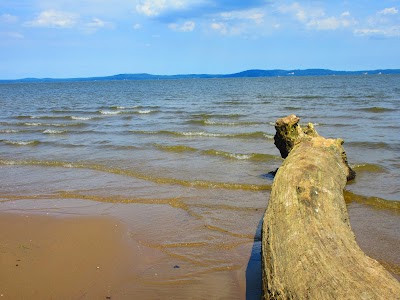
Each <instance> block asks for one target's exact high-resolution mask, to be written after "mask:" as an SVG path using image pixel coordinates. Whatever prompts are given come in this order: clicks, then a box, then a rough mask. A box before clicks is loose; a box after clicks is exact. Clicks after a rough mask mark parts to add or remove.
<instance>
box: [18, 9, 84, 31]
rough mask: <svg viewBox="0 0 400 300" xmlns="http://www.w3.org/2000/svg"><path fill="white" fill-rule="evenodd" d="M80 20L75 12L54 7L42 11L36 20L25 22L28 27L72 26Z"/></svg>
mask: <svg viewBox="0 0 400 300" xmlns="http://www.w3.org/2000/svg"><path fill="white" fill-rule="evenodd" d="M78 20H79V15H78V14H75V13H70V12H65V11H57V10H54V9H50V10H46V11H43V12H41V13H40V14H39V15H38V16H37V17H36V18H35V19H34V20H32V21H28V22H25V24H24V25H25V26H27V27H50V28H72V27H74V26H75V25H76V24H77V23H78Z"/></svg>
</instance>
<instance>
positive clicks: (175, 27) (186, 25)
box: [168, 21, 196, 32]
mask: <svg viewBox="0 0 400 300" xmlns="http://www.w3.org/2000/svg"><path fill="white" fill-rule="evenodd" d="M168 27H169V28H170V29H172V30H175V31H182V32H190V31H193V30H194V28H195V27H196V23H195V22H193V21H187V22H185V23H183V24H182V25H179V24H176V23H172V24H169V25H168Z"/></svg>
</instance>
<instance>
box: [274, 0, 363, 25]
mask: <svg viewBox="0 0 400 300" xmlns="http://www.w3.org/2000/svg"><path fill="white" fill-rule="evenodd" d="M279 11H280V12H281V13H283V14H289V15H292V16H293V17H294V18H295V19H296V20H297V21H299V22H301V23H303V24H305V26H306V28H308V29H314V30H336V29H339V28H345V27H350V26H352V25H354V24H356V23H357V21H356V20H355V19H354V18H352V17H351V14H350V12H349V11H345V12H343V13H342V14H340V16H338V17H336V16H326V13H325V11H324V10H323V9H322V8H319V7H303V6H301V5H300V4H299V3H297V2H295V3H293V4H291V5H286V6H285V5H284V6H281V7H279Z"/></svg>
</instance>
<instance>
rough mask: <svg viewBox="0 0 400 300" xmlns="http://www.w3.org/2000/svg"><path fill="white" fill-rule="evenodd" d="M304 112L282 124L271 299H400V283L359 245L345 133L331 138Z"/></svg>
mask: <svg viewBox="0 0 400 300" xmlns="http://www.w3.org/2000/svg"><path fill="white" fill-rule="evenodd" d="M298 122H299V118H297V117H296V116H294V115H292V116H288V117H286V118H283V119H279V120H278V121H277V122H276V126H275V128H276V131H277V134H276V136H275V145H277V147H278V148H279V150H280V151H281V154H282V157H286V156H287V158H286V159H285V161H284V162H283V164H282V166H281V167H280V168H279V170H278V171H277V173H276V176H275V179H274V183H273V185H272V191H271V197H270V200H269V204H268V209H267V212H266V214H265V216H264V220H263V237H262V262H263V287H264V298H265V299H400V283H399V282H398V281H397V280H396V279H395V278H393V277H392V276H391V275H390V274H389V273H388V272H387V271H386V270H385V269H384V268H383V267H382V266H381V265H380V264H379V263H378V262H377V261H375V260H373V259H371V258H369V257H368V256H366V255H365V254H364V252H363V251H362V250H361V249H360V248H359V246H358V245H357V243H356V241H355V237H354V234H353V232H352V230H351V228H350V223H349V219H348V214H347V209H346V205H345V201H344V197H343V189H344V186H345V185H346V182H347V179H348V178H353V177H354V176H355V173H354V172H353V171H352V170H351V169H350V168H349V166H348V164H347V159H346V154H345V152H344V150H343V147H342V143H343V141H342V140H340V139H337V140H334V139H325V138H323V137H321V136H319V135H318V133H317V132H316V131H315V130H314V129H313V127H312V125H309V126H308V127H307V128H306V129H304V130H303V129H301V128H300V126H299V125H298Z"/></svg>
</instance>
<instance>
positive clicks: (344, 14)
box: [340, 11, 350, 17]
mask: <svg viewBox="0 0 400 300" xmlns="http://www.w3.org/2000/svg"><path fill="white" fill-rule="evenodd" d="M340 16H341V17H350V12H349V11H344V12H342V14H341V15H340Z"/></svg>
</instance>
